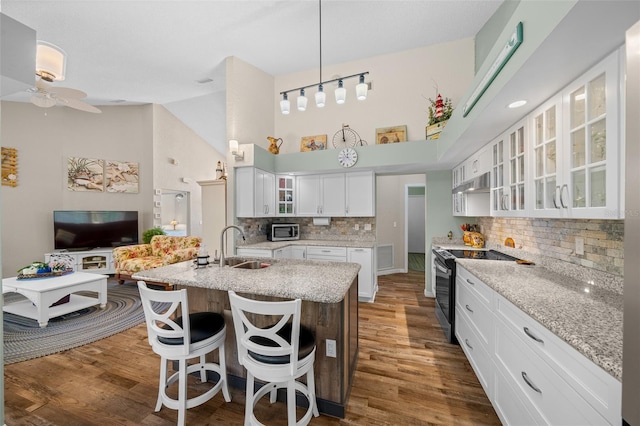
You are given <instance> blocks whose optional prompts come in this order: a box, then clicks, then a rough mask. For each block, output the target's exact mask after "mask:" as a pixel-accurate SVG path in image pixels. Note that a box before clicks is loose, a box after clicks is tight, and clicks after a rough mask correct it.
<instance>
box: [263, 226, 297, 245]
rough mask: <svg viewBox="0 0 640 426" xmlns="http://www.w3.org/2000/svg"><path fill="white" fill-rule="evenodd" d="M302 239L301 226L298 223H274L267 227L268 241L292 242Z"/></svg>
mask: <svg viewBox="0 0 640 426" xmlns="http://www.w3.org/2000/svg"><path fill="white" fill-rule="evenodd" d="M299 239H300V225H298V224H297V223H272V224H270V225H269V226H268V227H267V240H269V241H290V240H299Z"/></svg>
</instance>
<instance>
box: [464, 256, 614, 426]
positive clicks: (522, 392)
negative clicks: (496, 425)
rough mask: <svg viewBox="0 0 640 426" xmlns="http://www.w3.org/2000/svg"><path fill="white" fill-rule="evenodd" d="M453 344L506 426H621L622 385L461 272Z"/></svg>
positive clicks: (505, 301)
mask: <svg viewBox="0 0 640 426" xmlns="http://www.w3.org/2000/svg"><path fill="white" fill-rule="evenodd" d="M456 336H457V337H458V340H459V341H460V346H461V347H462V349H463V351H464V353H465V355H466V356H467V358H468V359H469V362H470V364H471V365H472V367H473V369H474V371H475V372H476V375H477V376H478V379H479V380H480V383H481V384H482V386H483V387H484V389H485V391H486V393H487V396H488V397H489V399H490V400H491V403H492V404H493V407H494V408H495V410H496V412H497V414H498V416H499V417H500V420H501V421H502V423H503V424H506V425H510V424H526V425H529V424H554V425H555V424H562V425H604V424H610V425H619V424H620V423H621V419H622V418H621V401H622V384H621V383H620V382H619V381H618V380H616V379H615V378H614V377H612V376H611V375H609V374H608V373H607V372H606V371H604V370H603V369H601V368H600V367H599V366H597V365H596V364H594V363H593V362H592V361H590V360H589V359H587V358H586V357H585V356H584V355H582V354H581V353H579V352H578V351H577V350H575V349H574V348H573V347H571V346H570V345H569V344H567V343H566V342H564V341H563V340H562V339H560V338H559V337H558V336H556V335H555V334H553V333H552V332H551V331H549V330H548V329H546V328H545V327H544V326H542V325H541V324H540V323H538V322H537V321H535V320H534V319H533V318H531V317H530V316H529V315H527V314H526V313H524V312H523V311H522V310H520V309H519V308H517V307H516V306H515V305H513V304H512V303H511V302H509V301H508V300H507V299H505V298H504V297H503V296H501V295H500V294H498V293H497V292H495V291H494V290H493V289H491V288H490V287H488V286H487V285H486V284H484V283H483V282H482V281H480V280H479V279H478V278H476V277H475V276H474V275H473V274H471V273H469V271H467V270H466V269H465V268H463V267H461V266H460V265H458V266H457V277H456Z"/></svg>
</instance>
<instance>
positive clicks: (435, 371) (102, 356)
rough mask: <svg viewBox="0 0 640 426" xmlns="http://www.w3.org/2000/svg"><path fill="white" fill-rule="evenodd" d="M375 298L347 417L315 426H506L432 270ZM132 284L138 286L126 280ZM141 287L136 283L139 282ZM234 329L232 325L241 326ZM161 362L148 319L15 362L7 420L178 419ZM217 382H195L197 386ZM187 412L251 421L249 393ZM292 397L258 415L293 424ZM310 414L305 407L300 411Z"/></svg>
mask: <svg viewBox="0 0 640 426" xmlns="http://www.w3.org/2000/svg"><path fill="white" fill-rule="evenodd" d="M378 281H379V292H378V294H377V296H376V301H375V303H360V306H359V308H360V314H359V317H360V318H359V319H360V323H359V333H360V335H359V339H360V342H359V343H360V353H359V357H358V365H357V369H356V372H355V377H354V384H353V387H352V390H351V395H350V398H349V404H348V406H347V413H346V418H344V419H336V418H332V417H328V416H323V415H321V416H320V417H318V418H314V419H313V420H312V421H311V424H312V425H431V424H441V425H454V424H455V425H499V424H500V421H499V419H498V417H497V416H496V414H495V411H494V410H493V408H492V406H491V404H490V402H489V400H488V399H487V396H486V395H485V393H484V391H483V389H482V387H481V386H480V383H479V382H478V379H477V378H476V376H475V374H474V372H473V370H472V368H471V366H470V364H469V362H468V361H467V359H466V357H465V355H464V353H463V352H462V349H460V347H459V346H457V345H451V344H449V343H447V341H446V339H445V338H444V334H443V333H442V331H441V329H440V326H439V324H438V321H437V319H436V317H435V313H434V300H433V299H429V298H426V297H424V295H423V291H424V272H416V271H409V273H407V274H393V275H386V276H381V277H379V279H378ZM126 285H129V284H126ZM131 285H133V284H131ZM231 330H232V328H231ZM159 368H160V360H159V358H158V356H157V355H155V354H154V353H153V352H152V351H151V348H150V346H149V344H148V341H147V331H146V328H145V326H144V324H142V325H140V326H137V327H134V328H132V329H130V330H127V331H125V332H123V333H120V334H118V335H115V336H112V337H109V338H107V339H103V340H101V341H98V342H95V343H92V344H89V345H85V346H82V347H80V348H76V349H72V350H69V351H66V352H62V353H59V354H55V355H50V356H47V357H43V358H38V359H35V360H31V361H25V362H21V363H17V364H11V365H7V366H5V421H6V424H7V425H11V426H18V425H65V426H67V425H68V426H71V425H82V426H85V425H101V426H103V425H173V424H175V423H176V420H177V412H176V411H174V410H170V409H168V408H166V407H163V408H162V410H160V411H159V412H158V413H155V412H154V411H153V409H154V407H155V402H156V397H157V386H158V372H159ZM207 386H208V385H207V384H200V383H198V382H197V380H196V379H195V378H193V377H191V378H190V385H189V389H190V390H194V391H201V390H202V389H206V388H207ZM231 396H232V402H231V403H226V402H225V401H224V399H223V397H222V395H220V394H218V395H216V396H215V397H214V398H213V399H212V400H210V401H208V402H207V403H205V404H204V405H201V406H199V407H196V408H192V409H190V410H187V417H186V418H187V424H189V425H213V424H221V425H241V424H242V423H243V420H244V402H245V399H244V391H243V390H241V389H234V388H232V389H231ZM285 410H286V407H285V405H284V403H280V402H278V403H276V404H273V405H270V404H269V403H268V400H267V399H266V398H263V400H262V401H261V402H260V403H259V404H258V407H257V410H256V412H257V413H258V414H257V415H258V418H259V419H260V420H261V421H262V422H264V423H265V424H269V425H285V424H286V420H284V415H285ZM300 414H301V411H300Z"/></svg>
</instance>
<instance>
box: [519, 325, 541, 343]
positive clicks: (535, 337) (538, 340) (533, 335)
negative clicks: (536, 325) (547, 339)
mask: <svg viewBox="0 0 640 426" xmlns="http://www.w3.org/2000/svg"><path fill="white" fill-rule="evenodd" d="M523 329H524V334H526V335H527V336H529V337H531V338H532V339H533V340H535V341H536V342H538V343H544V340H542V339H541V338H539V337H538V336H536V335H535V334H533V333H532V332H531V331H529V327H524V328H523Z"/></svg>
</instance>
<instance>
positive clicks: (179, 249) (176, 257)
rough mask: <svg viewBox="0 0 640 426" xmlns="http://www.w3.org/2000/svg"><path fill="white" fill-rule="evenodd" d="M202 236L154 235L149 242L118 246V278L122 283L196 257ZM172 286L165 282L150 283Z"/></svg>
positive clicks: (114, 255)
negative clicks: (135, 276)
mask: <svg viewBox="0 0 640 426" xmlns="http://www.w3.org/2000/svg"><path fill="white" fill-rule="evenodd" d="M201 241H202V240H201V238H200V237H171V236H168V235H154V236H153V237H152V238H151V241H150V243H149V244H137V245H132V246H123V247H116V248H115V249H113V263H114V266H115V270H116V279H117V280H118V283H120V284H122V283H124V281H125V280H132V278H131V275H133V274H135V273H136V272H140V271H146V270H149V269H153V268H158V267H160V266H166V265H170V264H172V263H178V262H184V261H185V260H190V259H195V258H196V256H197V255H198V250H199V248H200V243H201ZM149 284H157V285H163V286H165V287H166V288H167V289H169V288H170V287H171V286H170V285H168V284H164V283H149Z"/></svg>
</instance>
